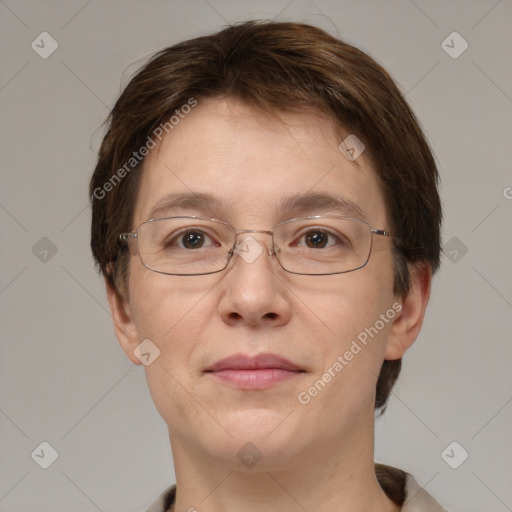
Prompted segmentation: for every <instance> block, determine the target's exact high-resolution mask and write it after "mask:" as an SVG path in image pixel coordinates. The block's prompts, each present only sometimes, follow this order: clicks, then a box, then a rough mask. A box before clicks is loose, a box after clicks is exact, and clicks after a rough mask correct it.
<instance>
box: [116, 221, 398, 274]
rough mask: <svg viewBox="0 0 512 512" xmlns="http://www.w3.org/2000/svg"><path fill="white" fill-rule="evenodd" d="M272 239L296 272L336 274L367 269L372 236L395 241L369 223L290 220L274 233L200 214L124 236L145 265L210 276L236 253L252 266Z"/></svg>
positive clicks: (273, 252) (285, 263)
mask: <svg viewBox="0 0 512 512" xmlns="http://www.w3.org/2000/svg"><path fill="white" fill-rule="evenodd" d="M242 233H266V234H269V235H271V236H272V247H271V249H269V255H275V256H276V258H277V260H278V262H279V264H280V265H281V267H282V268H283V269H284V270H285V271H287V272H290V273H292V274H301V275H331V274H342V273H345V272H352V271H354V270H358V269H360V268H362V267H364V266H365V265H366V264H367V263H368V260H369V258H370V254H371V250H372V241H373V235H379V236H384V237H390V236H391V235H390V234H389V232H388V231H385V230H382V229H374V228H372V227H371V226H370V224H368V222H366V221H364V220H361V219H355V218H350V217H341V216H336V215H315V216H310V217H304V218H297V219H290V220H286V221H284V222H280V223H279V224H276V225H275V226H274V227H273V228H272V229H271V230H270V231H266V230H254V229H244V230H238V231H237V230H235V228H233V226H231V225H230V224H228V223H227V222H224V221H222V220H218V219H209V218H204V217H195V216H179V217H166V218H163V219H150V220H147V221H145V222H143V223H142V224H141V225H140V226H139V227H138V228H137V229H136V230H135V231H133V232H125V233H121V234H120V235H119V238H120V239H121V240H123V241H129V240H130V239H136V241H137V250H138V253H139V257H140V260H141V262H142V264H143V265H144V266H145V267H146V268H147V269H149V270H151V271H153V272H159V273H161V274H168V275H182V276H192V275H205V274H214V273H216V272H221V271H223V270H224V269H225V268H226V267H227V266H228V264H229V262H230V260H231V259H232V257H233V255H234V254H235V252H236V253H237V254H239V255H240V256H241V257H242V258H243V259H244V260H245V261H246V262H247V263H252V261H255V259H257V258H258V257H259V255H260V254H261V253H262V252H263V247H262V245H261V244H260V243H259V242H257V241H256V240H255V239H254V237H245V238H244V240H243V242H242V243H240V244H237V237H238V235H240V234H242Z"/></svg>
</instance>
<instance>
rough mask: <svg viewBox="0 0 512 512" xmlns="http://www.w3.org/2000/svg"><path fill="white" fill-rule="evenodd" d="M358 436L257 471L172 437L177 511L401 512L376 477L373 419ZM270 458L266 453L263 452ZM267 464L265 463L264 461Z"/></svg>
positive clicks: (272, 462) (276, 461) (268, 462)
mask: <svg viewBox="0 0 512 512" xmlns="http://www.w3.org/2000/svg"><path fill="white" fill-rule="evenodd" d="M370 425H371V427H370V428H368V427H367V428H366V430H365V429H364V428H363V429H362V430H352V432H355V431H357V432H358V433H357V436H355V435H352V436H350V435H347V433H343V435H340V436H338V439H333V440H332V441H330V442H326V440H322V442H319V443H318V444H315V445H314V446H310V447H309V448H308V449H306V450H301V451H300V452H299V453H297V454H296V455H294V456H292V457H290V458H289V459H287V460H286V462H283V457H281V458H280V459H277V458H276V459H274V460H270V459H269V457H268V456H265V457H263V458H262V459H261V460H260V461H259V462H258V463H256V464H255V465H254V466H253V467H251V468H250V469H249V468H243V469H241V468H240V464H234V463H233V462H232V460H231V459H230V460H229V461H226V460H222V459H219V457H218V454H213V453H205V452H204V451H202V450H198V449H197V447H193V446H189V445H187V443H186V442H182V439H179V440H178V439H176V437H174V436H171V445H172V451H173V457H174V463H175V471H176V483H177V485H176V489H177V492H176V504H175V508H174V510H175V512H188V511H194V510H195V511H197V512H217V511H219V510H243V511H244V512H253V511H254V512H255V511H261V510H265V511H267V512H274V511H275V512H278V511H279V512H282V511H283V510H287V511H295V510H296V511H304V510H307V511H308V512H349V511H350V512H353V511H354V510H360V511H365V512H397V511H399V510H400V507H399V506H398V505H396V504H395V503H394V502H393V501H391V500H390V499H389V498H388V497H387V496H386V494H385V493H384V491H383V490H382V488H381V487H380V484H379V482H378V480H377V478H376V476H375V467H374V461H373V450H374V441H373V433H374V431H373V417H372V422H371V423H370ZM265 453H268V452H265ZM264 460H265V461H266V462H264Z"/></svg>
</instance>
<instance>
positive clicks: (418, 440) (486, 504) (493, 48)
mask: <svg viewBox="0 0 512 512" xmlns="http://www.w3.org/2000/svg"><path fill="white" fill-rule="evenodd" d="M251 18H263V19H280V20H288V21H306V22H309V23H312V24H315V25H317V26H319V27H321V28H324V29H325V30H327V31H328V32H330V33H331V34H333V35H335V36H338V37H341V38H342V39H344V40H346V41H347V42H350V43H352V44H354V45H356V46H358V47H359V48H361V49H362V50H364V51H366V52H368V53H369V54H370V55H371V56H372V57H374V58H375V59H376V60H377V61H378V62H380V63H381V64H382V65H384V67H386V69H388V70H389V71H390V73H391V74H392V76H393V77H394V78H395V80H396V81H397V83H398V85H399V87H400V88H401V90H402V91H403V92H404V93H405V94H406V97H407V99H408V101H409V102H410V103H411V105H412V106H413V108H414V110H415V112H416V113H417V115H418V117H419V119H420V120H421V123H422V126H423V128H424V130H425V132H426V134H427V137H428V138H429V140H430V143H431V145H432V147H433V149H434V152H435V154H436V158H437V161H438V163H439V168H440V172H441V177H442V186H441V193H442V200H443V203H444V214H445V223H444V231H443V243H444V254H443V261H442V269H441V271H440V272H439V274H438V275H437V276H436V278H435V281H434V287H433V293H432V298H431V303H430V308H429V310H428V314H427V317H426V321H425V325H424V328H423V330H422V332H421V335H420V337H419V338H418V340H417V342H416V343H415V345H414V346H413V348H412V349H411V350H410V351H409V352H408V353H407V354H406V356H405V358H404V368H403V372H402V375H401V377H400V380H399V383H398V385H397V386H396V388H395V390H394V393H393V396H392V399H391V402H390V405H389V408H388V411H387V412H386V413H385V415H384V416H383V417H382V418H381V419H379V420H378V421H377V428H376V459H377V460H378V461H381V462H385V463H387V464H391V465H395V466H397V467H400V468H402V469H404V470H406V471H409V472H411V473H412V474H413V475H414V476H415V478H416V479H417V480H418V482H419V483H420V484H421V485H422V486H425V488H426V489H427V491H428V492H430V493H431V494H433V495H434V496H435V497H436V498H437V499H438V500H439V501H440V502H441V503H442V504H443V505H444V506H445V507H447V508H448V509H449V510H452V511H454V512H456V511H465V512H476V511H486V512H487V511H495V512H506V511H510V510H512V487H511V486H510V482H511V481H512V436H511V435H510V434H511V420H512V386H511V384H512V378H511V372H510V364H511V355H512V344H511V332H512V322H511V318H512V315H511V313H512V272H511V264H510V262H511V252H512V251H511V249H512V237H511V236H510V233H511V218H512V216H511V213H512V188H511V187H512V171H511V161H512V159H511V146H512V139H511V134H512V129H511V128H512V115H511V113H512V80H511V79H512V67H511V66H510V62H511V56H512V52H511V48H512V39H511V36H510V34H511V32H510V27H511V21H512V3H511V2H510V0H501V1H496V0H481V1H465V0H464V1H462V0H460V1H448V2H447V1H440V0H432V1H426V0H415V1H412V0H394V1H387V2H382V1H380V0H372V1H355V0H353V1H348V0H343V1H339V0H336V1H335V0H315V2H313V1H309V0H264V1H258V2H252V1H229V0H208V1H206V0H186V1H185V0H177V1H171V0H167V1H163V0H149V1H145V2H139V1H135V0H132V1H121V0H113V1H101V0H89V1H87V0H71V1H64V0H59V1H58V0H53V1H49V0H46V1H35V0H34V1H28V0H25V1H21V0H19V1H18V0H4V1H1V2H0V20H1V31H0V38H1V50H0V52H1V53H0V57H1V65H0V73H1V77H0V105H1V113H2V123H1V132H0V144H1V147H0V150H1V151H0V155H1V165H2V188H1V192H2V193H1V202H0V206H1V208H0V221H1V227H2V237H1V255H2V266H1V276H0V304H1V319H2V346H1V354H0V409H1V410H0V431H1V435H0V510H1V511H4V512H31V511H36V510H37V511H38V512H64V511H70V510H72V511H74V512H89V511H96V510H100V511H104V512H117V511H123V512H139V511H141V510H144V507H146V506H148V505H149V503H151V502H152V501H153V500H154V499H155V498H156V496H157V495H158V494H159V493H160V492H161V491H162V490H163V489H164V488H165V487H167V486H168V485H170V484H171V483H173V482H174V473H173V467H172V458H171V452H170V448H169V441H168V436H167V429H166V426H165V424H164V422H163V421H162V420H161V418H160V417H159V415H158V413H157V412H156V410H155V409H154V406H153V404H152V402H151V397H150V396H149V393H148V390H147V386H146V382H145V377H144V371H143V369H142V367H136V366H135V365H132V364H131V363H130V362H128V360H127V359H126V358H125V356H124V354H123V352H122V351H121V349H120V347H119V345H118V343H117V340H116V338H115V336H114V332H113V327H112V321H111V317H110V315H109V312H108V305H107V300H106V296H105V291H104V288H103V282H102V280H101V279H100V278H99V277H98V275H97V274H96V272H95V270H94V266H93V260H92V257H91V254H90V250H89V230H90V207H89V204H88V192H87V185H88V181H89V178H90V174H91V172H92V169H93V167H94V164H95V159H96V156H95V153H96V152H97V149H98V147H99V143H100V140H101V135H102V133H103V132H102V130H101V127H100V125H101V123H102V122H103V120H104V119H105V118H106V116H107V114H108V112H109V110H110V108H111V107H112V106H113V104H114V101H115V100H116V98H117V97H118V95H119V93H120V91H121V89H122V87H123V86H124V85H126V83H127V80H128V78H129V76H130V75H131V73H133V72H134V71H135V69H136V68H137V67H138V66H140V65H141V64H142V63H143V62H144V61H145V59H147V58H148V56H149V55H151V54H152V53H154V52H155V51H157V50H159V49H161V48H163V47H165V46H168V45H171V44H173V43H176V42H178V41H181V40H183V39H188V38H191V37H195V36H199V35H203V34H207V33H211V32H213V31H216V30H218V29H220V28H221V27H222V26H224V25H226V24H227V23H232V22H236V21H242V20H246V19H251ZM43 32H46V33H47V34H43V35H41V34H42V33H43ZM453 32H457V34H453ZM41 40H42V42H41ZM57 44H58V47H57V49H56V50H55V51H54V52H53V53H51V55H47V53H49V52H50V51H51V50H52V49H53V48H54V47H55V45H57ZM466 45H467V48H466V49H465V50H464V48H465V47H466ZM462 50H464V51H462ZM461 52H462V53H461ZM43 57H46V58H43ZM42 442H46V443H49V445H50V446H51V448H50V447H49V446H48V445H41V443H42ZM453 442H456V443H457V444H452V443H453ZM41 450H42V452H41ZM52 450H55V452H56V453H55V454H54V453H53V451H52ZM42 453H44V457H43V455H42ZM466 453H467V455H468V456H467V459H466V460H464V462H462V463H461V461H462V460H463V459H464V457H465V456H466ZM38 454H39V457H38ZM443 454H444V455H443ZM52 455H54V456H57V458H56V460H55V461H54V462H53V463H52V464H51V465H50V466H49V467H48V468H47V469H43V468H42V467H40V465H41V464H42V463H43V461H42V459H43V458H44V459H45V460H46V461H47V462H48V461H51V459H52ZM447 455H448V457H447ZM54 456H53V458H54ZM447 461H449V462H450V464H449V463H448V462H447ZM457 465H458V467H457V468H456V469H455V468H453V467H452V466H457Z"/></svg>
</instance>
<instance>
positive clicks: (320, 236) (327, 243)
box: [294, 228, 349, 249]
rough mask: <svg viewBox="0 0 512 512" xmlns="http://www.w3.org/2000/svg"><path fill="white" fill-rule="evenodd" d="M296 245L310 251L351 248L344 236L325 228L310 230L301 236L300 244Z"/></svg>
mask: <svg viewBox="0 0 512 512" xmlns="http://www.w3.org/2000/svg"><path fill="white" fill-rule="evenodd" d="M294 245H296V246H297V247H306V248H308V249H329V248H331V247H333V246H335V245H337V246H338V247H339V248H341V247H345V248H346V247H349V244H348V241H347V239H346V237H344V235H343V234H341V233H336V234H335V233H333V232H332V231H328V230H326V229H323V228H313V229H309V230H308V231H306V232H305V233H303V234H302V235H300V238H299V242H298V243H296V244H294Z"/></svg>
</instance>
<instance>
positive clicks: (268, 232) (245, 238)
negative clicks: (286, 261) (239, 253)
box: [235, 229, 275, 256]
mask: <svg viewBox="0 0 512 512" xmlns="http://www.w3.org/2000/svg"><path fill="white" fill-rule="evenodd" d="M245 233H247V234H253V233H254V234H255V233H263V234H266V235H270V236H271V237H272V238H271V243H270V247H269V246H268V245H267V244H266V245H265V247H266V248H267V250H268V255H269V256H272V255H273V254H275V253H274V232H273V231H269V230H267V229H239V230H237V231H235V249H238V248H240V247H241V246H243V245H244V242H245V241H246V240H247V239H248V238H249V237H244V239H243V240H242V242H237V238H238V235H241V234H245ZM256 243H258V244H260V242H258V241H257V240H256Z"/></svg>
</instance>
